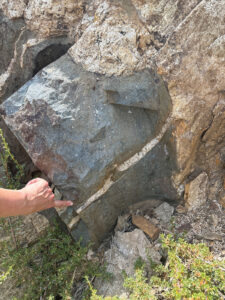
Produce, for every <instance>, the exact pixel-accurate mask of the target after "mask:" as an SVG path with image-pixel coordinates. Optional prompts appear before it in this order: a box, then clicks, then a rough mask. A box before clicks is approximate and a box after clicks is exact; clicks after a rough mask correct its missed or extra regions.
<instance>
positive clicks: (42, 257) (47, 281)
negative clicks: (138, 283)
mask: <svg viewBox="0 0 225 300" xmlns="http://www.w3.org/2000/svg"><path fill="white" fill-rule="evenodd" d="M0 250H1V263H0V270H1V275H0V284H1V283H2V282H3V281H4V280H7V278H9V277H10V278H12V279H14V280H15V284H16V285H17V286H19V285H24V286H25V294H24V295H23V300H25V299H33V300H35V299H40V297H41V298H42V299H55V297H56V296H61V297H62V299H71V298H70V297H71V296H70V295H71V293H72V290H73V285H74V284H76V283H78V282H81V281H82V280H83V279H84V276H87V277H88V278H90V279H93V278H95V277H98V276H103V275H104V277H105V276H106V275H107V273H106V272H105V271H104V267H101V266H100V265H99V264H98V263H93V262H91V261H89V260H87V257H86V255H87V251H88V247H81V246H80V243H74V241H73V240H72V238H71V237H70V236H68V235H67V234H65V232H62V231H61V230H60V229H59V228H57V226H55V227H50V228H49V229H48V230H47V231H46V233H45V234H44V235H43V236H42V237H41V238H40V240H39V241H38V242H36V243H35V244H34V245H32V246H30V247H22V248H20V249H19V250H15V249H14V250H10V249H8V246H7V245H6V244H5V245H3V244H2V245H1V249H0ZM86 292H87V293H88V291H86Z"/></svg>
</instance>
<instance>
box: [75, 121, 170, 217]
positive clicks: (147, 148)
mask: <svg viewBox="0 0 225 300" xmlns="http://www.w3.org/2000/svg"><path fill="white" fill-rule="evenodd" d="M171 121H172V117H171V116H169V117H168V118H167V120H166V122H165V124H164V125H163V127H162V130H161V131H160V133H159V134H158V135H157V136H156V137H155V138H154V139H152V140H151V141H150V142H149V143H147V144H146V145H145V146H144V147H143V148H142V149H141V151H139V152H137V153H135V154H134V155H133V156H132V157H130V158H129V159H127V160H126V161H125V162H123V163H122V164H121V165H119V166H115V169H114V170H113V174H114V173H115V172H123V171H126V170H127V169H129V168H130V167H132V166H133V165H135V164H136V163H137V162H139V161H140V160H141V159H142V158H143V157H145V155H146V154H147V153H148V152H149V151H151V150H152V149H153V148H154V147H155V146H156V145H157V144H158V143H159V142H160V140H161V139H162V137H163V135H164V134H165V132H166V131H167V129H168V128H169V126H170V124H171ZM113 184H114V181H113V180H112V175H110V177H109V178H107V180H106V181H105V184H104V185H103V187H102V188H101V189H99V190H98V191H97V192H96V193H95V194H93V195H92V196H91V197H90V198H88V199H87V200H86V201H85V203H84V204H83V205H82V206H80V207H79V208H78V209H77V211H76V212H77V213H78V214H80V213H81V212H82V211H83V210H84V209H86V208H87V207H88V206H89V205H91V204H92V203H93V202H95V201H96V200H98V199H99V198H100V197H101V196H102V195H104V194H105V193H106V192H107V191H108V190H109V189H110V187H111V186H112V185H113Z"/></svg>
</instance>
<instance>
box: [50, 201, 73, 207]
mask: <svg viewBox="0 0 225 300" xmlns="http://www.w3.org/2000/svg"><path fill="white" fill-rule="evenodd" d="M72 205H73V202H72V201H60V200H55V201H54V207H67V206H72Z"/></svg>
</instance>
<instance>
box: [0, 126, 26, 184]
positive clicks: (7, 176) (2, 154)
mask: <svg viewBox="0 0 225 300" xmlns="http://www.w3.org/2000/svg"><path fill="white" fill-rule="evenodd" d="M0 145H1V151H0V163H1V164H2V166H3V173H4V178H0V187H4V188H8V189H19V188H20V187H21V179H22V177H23V176H24V170H23V166H21V165H20V164H19V163H18V161H17V160H16V159H15V157H14V155H13V154H12V152H11V151H10V149H9V145H8V144H7V142H6V140H5V137H4V135H3V131H2V129H1V128H0ZM10 163H11V164H12V165H13V166H14V169H15V171H14V174H12V171H11V170H10V168H9V165H10ZM2 175H3V174H1V176H2Z"/></svg>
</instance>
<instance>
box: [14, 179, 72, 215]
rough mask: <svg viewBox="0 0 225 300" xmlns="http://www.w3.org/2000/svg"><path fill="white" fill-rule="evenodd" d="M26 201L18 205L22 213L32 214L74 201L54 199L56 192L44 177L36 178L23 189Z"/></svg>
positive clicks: (67, 204) (68, 204)
mask: <svg viewBox="0 0 225 300" xmlns="http://www.w3.org/2000/svg"><path fill="white" fill-rule="evenodd" d="M21 192H22V193H23V198H24V201H23V203H21V205H20V206H19V207H18V209H19V211H20V214H21V215H27V214H31V213H34V212H37V211H41V210H44V209H47V208H51V207H67V206H72V205H73V202H72V201H59V200H54V197H55V196H54V194H53V192H52V190H51V188H50V187H49V185H48V182H47V181H46V180H44V179H42V178H35V179H33V180H31V181H29V182H28V183H27V185H26V186H25V187H24V188H23V189H21Z"/></svg>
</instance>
